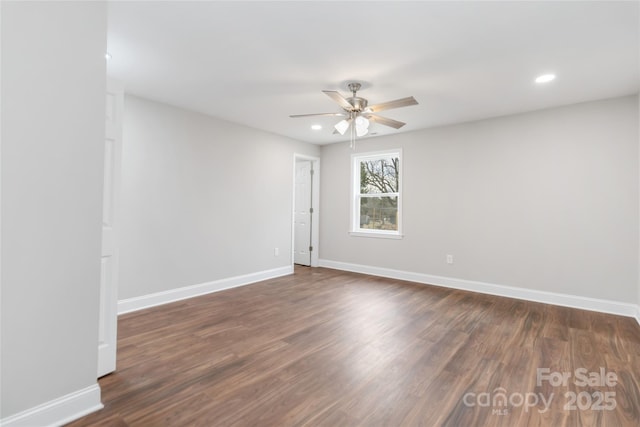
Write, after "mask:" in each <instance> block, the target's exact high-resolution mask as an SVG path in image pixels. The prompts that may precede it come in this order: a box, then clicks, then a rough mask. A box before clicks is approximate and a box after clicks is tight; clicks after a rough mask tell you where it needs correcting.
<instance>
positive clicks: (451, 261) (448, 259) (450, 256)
mask: <svg viewBox="0 0 640 427" xmlns="http://www.w3.org/2000/svg"><path fill="white" fill-rule="evenodd" d="M447 264H453V255H447Z"/></svg>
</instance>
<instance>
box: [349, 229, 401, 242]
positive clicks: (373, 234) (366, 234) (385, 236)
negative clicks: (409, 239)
mask: <svg viewBox="0 0 640 427" xmlns="http://www.w3.org/2000/svg"><path fill="white" fill-rule="evenodd" d="M349 234H350V235H351V236H353V237H373V238H374V239H396V240H398V239H402V238H403V237H404V234H395V233H393V234H392V233H380V232H378V233H376V232H366V231H350V232H349Z"/></svg>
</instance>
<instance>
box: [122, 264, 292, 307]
mask: <svg viewBox="0 0 640 427" xmlns="http://www.w3.org/2000/svg"><path fill="white" fill-rule="evenodd" d="M288 274H293V266H291V265H289V266H286V267H279V268H274V269H271V270H264V271H259V272H256V273H250V274H244V275H242V276H234V277H229V278H226V279H220V280H214V281H212V282H206V283H200V284H198V285H192V286H185V287H182V288H177V289H171V290H169V291H164V292H157V293H154V294H149V295H143V296H140V297H135V298H128V299H124V300H120V301H118V314H119V315H120V314H125V313H131V312H132V311H138V310H142V309H145V308H150V307H155V306H157V305H162V304H168V303H170V302H175V301H180V300H183V299H187V298H193V297H197V296H199V295H205V294H209V293H212V292H218V291H222V290H225V289H230V288H236V287H238V286H244V285H249V284H251V283H255V282H260V281H262V280H267V279H273V278H276V277H281V276H286V275H288Z"/></svg>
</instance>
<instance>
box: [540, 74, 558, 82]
mask: <svg viewBox="0 0 640 427" xmlns="http://www.w3.org/2000/svg"><path fill="white" fill-rule="evenodd" d="M555 78H556V75H555V74H543V75H541V76H538V77H536V83H548V82H550V81H551V80H554V79H555Z"/></svg>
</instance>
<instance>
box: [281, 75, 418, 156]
mask: <svg viewBox="0 0 640 427" xmlns="http://www.w3.org/2000/svg"><path fill="white" fill-rule="evenodd" d="M347 87H348V88H349V90H350V91H351V93H352V96H351V97H349V98H345V97H344V96H342V95H341V94H340V93H339V92H337V91H335V90H323V91H322V92H324V93H325V94H326V95H327V96H328V97H329V98H331V99H333V100H334V101H335V102H336V103H337V104H338V105H339V106H340V107H342V109H343V110H344V111H343V112H341V113H316V114H294V115H291V116H289V117H292V118H299V117H319V116H325V117H326V116H330V117H344V119H343V120H341V121H340V122H338V123H337V124H336V125H335V131H334V133H339V134H340V135H344V134H345V132H346V131H347V129H351V145H352V146H353V141H354V139H355V137H356V136H359V137H360V136H365V135H366V134H367V133H369V122H370V121H372V122H375V123H379V124H381V125H385V126H390V127H392V128H394V129H400V128H401V127H402V126H404V125H405V124H406V123H403V122H400V121H398V120H393V119H389V118H387V117H382V116H379V115H378V114H377V113H378V112H379V111H384V110H391V109H392V108H400V107H408V106H410V105H417V104H418V101H416V100H415V98H414V97H413V96H409V97H407V98H401V99H396V100H395V101H389V102H383V103H381V104H375V105H368V104H369V102H368V101H367V100H366V99H365V98H361V97H359V96H358V95H357V92H358V91H359V90H360V88H361V87H362V85H361V84H360V83H356V82H353V83H349V84H348V85H347Z"/></svg>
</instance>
